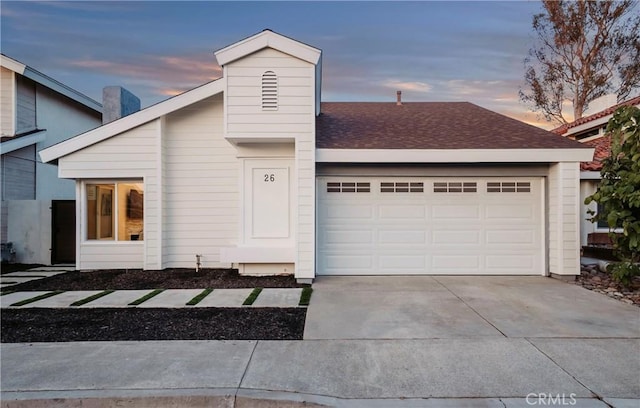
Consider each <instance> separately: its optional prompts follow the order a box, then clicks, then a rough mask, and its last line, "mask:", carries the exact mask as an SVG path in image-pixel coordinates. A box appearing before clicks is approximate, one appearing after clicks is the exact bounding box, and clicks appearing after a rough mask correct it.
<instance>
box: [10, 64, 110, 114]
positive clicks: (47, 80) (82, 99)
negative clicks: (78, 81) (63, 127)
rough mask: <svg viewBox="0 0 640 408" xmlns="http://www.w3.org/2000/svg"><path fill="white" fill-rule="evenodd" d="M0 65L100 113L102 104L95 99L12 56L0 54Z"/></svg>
mask: <svg viewBox="0 0 640 408" xmlns="http://www.w3.org/2000/svg"><path fill="white" fill-rule="evenodd" d="M0 65H1V66H2V67H4V68H6V69H9V70H11V71H13V72H16V73H18V74H20V75H22V76H24V77H25V78H29V79H31V80H32V81H35V82H37V83H39V84H40V85H42V86H45V87H47V88H49V89H51V90H53V91H55V92H57V93H59V94H61V95H64V96H66V97H67V98H69V99H71V100H73V101H76V102H78V103H80V104H82V105H84V106H86V107H87V108H89V109H92V110H94V111H96V112H98V113H102V105H101V104H100V103H98V102H96V101H95V100H93V99H91V98H89V97H88V96H87V95H85V94H83V93H81V92H78V91H76V90H75V89H73V88H71V87H69V86H67V85H65V84H63V83H61V82H58V81H56V80H55V79H53V78H51V77H49V76H47V75H45V74H43V73H42V72H39V71H36V70H35V69H33V68H31V67H30V66H28V65H25V64H23V63H21V62H19V61H16V60H15V59H13V58H10V57H7V56H6V55H4V54H0Z"/></svg>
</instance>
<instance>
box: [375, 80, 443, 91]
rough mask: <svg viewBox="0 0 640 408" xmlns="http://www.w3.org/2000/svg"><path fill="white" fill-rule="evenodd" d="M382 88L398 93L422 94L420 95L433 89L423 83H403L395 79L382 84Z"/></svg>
mask: <svg viewBox="0 0 640 408" xmlns="http://www.w3.org/2000/svg"><path fill="white" fill-rule="evenodd" d="M383 86H385V87H387V88H393V89H397V90H400V91H409V92H422V93H427V92H430V91H431V89H432V88H433V87H432V86H431V85H429V84H427V83H425V82H419V81H413V82H411V81H409V82H404V81H398V80H395V79H390V80H388V81H385V82H384V83H383Z"/></svg>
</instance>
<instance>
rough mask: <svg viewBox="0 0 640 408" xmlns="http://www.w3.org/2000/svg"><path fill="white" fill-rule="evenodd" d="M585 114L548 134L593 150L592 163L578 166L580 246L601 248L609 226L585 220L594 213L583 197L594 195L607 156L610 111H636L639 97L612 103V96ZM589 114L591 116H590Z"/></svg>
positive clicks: (609, 147) (594, 105)
mask: <svg viewBox="0 0 640 408" xmlns="http://www.w3.org/2000/svg"><path fill="white" fill-rule="evenodd" d="M591 105H592V107H590V109H589V112H586V115H585V116H583V117H582V118H580V119H578V120H575V121H573V122H571V123H568V124H565V125H562V126H560V127H558V128H556V129H553V130H552V132H554V133H556V134H558V135H561V136H564V137H566V138H568V139H573V140H577V141H579V142H581V143H584V144H585V145H586V146H589V147H592V148H594V149H595V153H594V156H593V160H591V161H585V162H582V163H580V205H581V209H580V245H581V246H587V245H603V244H607V243H609V238H608V232H609V226H608V225H607V223H606V222H605V221H599V222H596V223H593V222H591V221H589V219H590V218H591V215H589V213H588V211H589V210H591V211H595V212H597V210H598V207H597V204H596V203H595V202H593V203H591V204H589V205H586V204H584V200H585V198H587V197H588V196H590V195H592V194H593V193H595V192H596V190H597V188H598V183H600V170H601V169H602V160H603V159H605V158H607V157H609V155H610V154H611V136H609V135H607V134H606V132H605V129H606V127H607V123H608V122H609V119H611V117H612V116H613V112H615V110H616V109H618V108H619V107H621V106H636V107H638V108H640V96H638V97H635V98H632V99H629V100H627V101H624V102H621V103H616V100H615V96H613V98H612V97H611V96H605V97H603V98H600V99H598V100H596V101H594V102H593V103H592V104H591ZM590 112H593V113H590Z"/></svg>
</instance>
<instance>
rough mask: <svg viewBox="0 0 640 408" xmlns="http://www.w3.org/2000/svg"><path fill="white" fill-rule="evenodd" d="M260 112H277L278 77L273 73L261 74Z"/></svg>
mask: <svg viewBox="0 0 640 408" xmlns="http://www.w3.org/2000/svg"><path fill="white" fill-rule="evenodd" d="M262 110H264V111H275V110H278V76H277V75H276V73H275V72H273V71H267V72H265V73H264V74H262Z"/></svg>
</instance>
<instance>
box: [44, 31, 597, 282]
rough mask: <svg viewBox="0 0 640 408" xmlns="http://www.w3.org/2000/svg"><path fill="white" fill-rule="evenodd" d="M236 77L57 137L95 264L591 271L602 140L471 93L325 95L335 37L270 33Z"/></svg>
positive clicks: (255, 39)
mask: <svg viewBox="0 0 640 408" xmlns="http://www.w3.org/2000/svg"><path fill="white" fill-rule="evenodd" d="M215 55H216V57H217V59H218V62H219V63H220V65H221V66H222V68H223V76H222V77H221V78H220V79H218V80H215V81H213V82H209V83H207V84H204V85H202V86H200V87H198V88H195V89H193V90H190V91H187V92H185V93H183V94H181V95H178V96H175V97H173V98H171V99H168V100H166V101H164V102H161V103H159V104H157V105H154V106H151V107H149V108H146V109H144V110H142V111H140V112H137V113H134V114H132V115H130V116H128V117H126V118H122V119H120V120H116V121H114V122H112V123H109V124H107V125H104V126H102V127H100V128H97V129H95V130H92V131H89V132H86V133H84V134H81V135H79V136H76V137H74V138H72V139H69V140H66V141H64V142H61V143H59V144H57V145H55V146H51V147H49V148H47V149H45V150H43V151H42V152H41V153H40V154H41V157H42V159H43V161H44V162H47V163H57V164H58V169H59V176H60V177H61V178H67V179H73V180H75V183H76V199H77V202H78V203H79V206H78V208H77V218H78V220H79V222H78V223H77V227H76V228H77V231H76V234H77V240H76V251H77V254H78V256H77V259H76V265H77V268H78V269H81V270H91V269H103V268H144V269H150V270H159V269H164V268H174V267H188V268H191V267H195V265H196V261H197V259H200V260H201V263H202V267H229V266H233V267H236V268H238V269H239V271H240V273H244V274H276V273H288V274H292V273H293V274H294V275H295V277H296V278H297V279H298V280H299V281H301V282H309V281H311V280H313V279H314V278H315V277H316V276H318V275H331V274H340V275H376V274H387V275H392V274H452V275H453V274H460V275H469V274H496V275H515V274H517V275H554V276H560V277H563V276H565V277H566V276H568V277H573V276H574V275H577V274H579V246H578V243H579V237H578V231H579V230H578V227H579V208H580V207H579V198H578V197H579V164H580V162H582V161H588V160H591V158H592V155H593V149H592V148H589V147H587V146H585V145H583V144H581V143H578V142H575V141H572V140H568V139H566V138H563V137H559V136H557V135H554V134H552V133H550V132H547V131H544V130H542V129H539V128H536V127H533V126H529V125H526V124H524V123H521V122H519V121H516V120H513V119H510V118H507V117H505V116H502V115H500V114H497V113H495V112H491V111H489V110H486V109H483V108H481V107H479V106H476V105H473V104H470V103H465V102H461V103H438V102H427V103H403V102H402V100H401V95H400V94H398V100H397V101H395V102H392V103H321V102H320V95H321V80H322V76H321V65H322V52H321V50H319V49H317V48H315V47H312V46H309V45H307V44H304V43H301V42H299V41H296V40H293V39H291V38H288V37H285V36H282V35H280V34H277V33H275V32H272V31H270V30H265V31H263V32H260V33H258V34H256V35H253V36H251V37H249V38H246V39H244V40H241V41H239V42H237V43H235V44H232V45H229V46H228V47H225V48H223V49H221V50H219V51H217V52H216V53H215Z"/></svg>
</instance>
